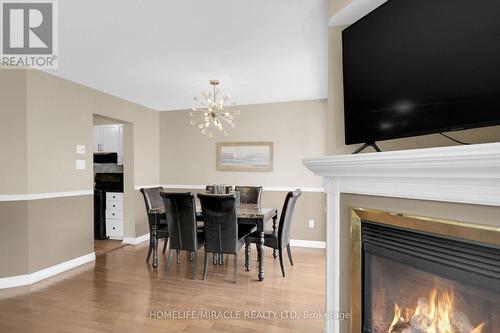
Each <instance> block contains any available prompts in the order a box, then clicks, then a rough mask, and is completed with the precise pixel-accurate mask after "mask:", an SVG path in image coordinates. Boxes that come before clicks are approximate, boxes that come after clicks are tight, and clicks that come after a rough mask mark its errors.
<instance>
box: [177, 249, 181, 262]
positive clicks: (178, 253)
mask: <svg viewBox="0 0 500 333" xmlns="http://www.w3.org/2000/svg"><path fill="white" fill-rule="evenodd" d="M176 251H177V264H179V263H180V257H181V256H180V254H181V253H180V251H179V250H176Z"/></svg>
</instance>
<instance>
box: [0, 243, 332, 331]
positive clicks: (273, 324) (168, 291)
mask: <svg viewBox="0 0 500 333" xmlns="http://www.w3.org/2000/svg"><path fill="white" fill-rule="evenodd" d="M292 251H293V255H294V262H295V266H293V267H291V266H290V265H289V264H288V263H287V265H286V269H287V272H288V277H287V278H283V277H282V276H281V272H280V268H279V262H278V260H277V259H276V260H273V258H272V252H271V250H270V249H266V257H265V260H266V261H265V264H266V271H265V274H266V277H265V281H264V282H258V280H257V274H256V269H257V267H256V261H255V256H256V251H255V247H253V248H252V258H253V259H254V260H253V262H252V271H251V272H245V271H244V267H243V261H242V259H243V257H244V255H243V251H242V252H241V255H240V258H241V260H240V272H239V284H238V285H236V284H235V283H234V282H233V265H232V258H228V259H226V262H225V264H224V265H223V266H214V265H212V264H210V265H209V273H208V277H207V280H206V281H203V280H201V278H202V273H203V272H202V270H203V265H202V264H200V265H199V267H200V270H199V272H198V279H196V280H191V272H192V271H191V263H190V262H189V261H188V259H187V256H186V254H183V255H182V257H181V263H180V265H174V266H173V269H172V273H171V276H169V277H168V278H167V279H165V256H164V255H161V256H160V266H159V268H158V271H154V270H153V269H152V268H151V266H150V265H149V264H147V263H146V262H145V257H146V252H147V243H143V244H140V245H138V246H135V247H134V246H125V247H122V248H120V249H118V250H114V251H111V252H108V253H105V254H103V255H101V256H99V257H98V258H97V260H96V262H95V264H94V263H90V264H87V265H84V266H81V267H78V268H76V269H74V270H72V271H69V272H65V273H62V274H60V275H57V276H55V277H52V278H49V279H47V280H43V281H41V282H39V283H37V284H34V285H32V286H29V287H20V288H14V289H7V290H0V332H2V333H3V332H12V333H14V332H15V333H21V332H22V333H31V332H37V333H44V332H71V333H74V332H84V333H87V332H88V333H90V332H92V333H103V332H195V333H198V332H207V333H212V332H231V333H238V332H242V333H253V332H308V333H309V332H318V333H319V332H322V331H323V327H324V321H323V320H312V319H304V318H303V312H304V311H311V312H316V311H324V308H325V304H324V298H325V291H324V285H325V252H324V250H318V249H302V248H292ZM160 253H161V251H160ZM199 262H200V263H201V262H203V251H201V253H200V254H199ZM171 310H176V311H188V310H189V311H204V310H210V311H215V312H214V313H213V315H216V316H222V315H224V311H229V312H226V313H225V314H226V315H227V316H232V317H233V318H234V319H218V318H214V319H210V320H209V319H166V318H160V317H162V315H163V317H164V316H165V314H166V313H168V311H171ZM237 311H240V312H239V314H238V312H237ZM245 311H247V312H245ZM248 311H264V312H260V313H258V312H255V313H253V312H252V313H249V312H248ZM265 311H268V312H267V313H266V312H265ZM269 311H274V312H277V314H276V316H277V319H273V318H272V316H271V313H270V312H269ZM281 311H296V313H297V315H298V319H294V320H290V319H286V318H282V317H280V315H284V314H285V313H281ZM151 313H154V315H156V316H157V318H156V319H155V318H154V315H153V316H152V315H151ZM171 313H172V314H174V313H173V312H171ZM202 313H203V312H194V314H198V315H203V314H202ZM205 313H206V312H205ZM293 313H294V312H289V314H293ZM176 314H177V315H182V316H184V317H185V316H186V315H187V314H188V312H176ZM189 314H193V313H192V312H189ZM259 315H260V316H264V315H266V316H267V317H266V318H262V317H259V318H255V319H252V318H251V317H252V316H259ZM235 317H236V318H235Z"/></svg>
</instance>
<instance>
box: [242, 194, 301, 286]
mask: <svg viewBox="0 0 500 333" xmlns="http://www.w3.org/2000/svg"><path fill="white" fill-rule="evenodd" d="M301 195H302V191H301V190H295V191H293V192H288V194H287V195H286V198H285V203H284V204H283V209H282V210H281V216H280V222H279V226H278V230H277V231H274V230H273V231H265V232H264V246H266V247H270V248H272V249H273V250H278V256H279V259H280V266H281V273H282V274H283V277H286V274H285V266H284V263H283V250H284V249H285V247H286V251H287V253H288V260H290V265H292V266H293V259H292V252H291V250H290V229H291V226H292V220H293V211H294V209H295V203H296V202H297V199H298V198H299V197H300V196H301ZM250 243H255V244H258V243H259V234H258V233H252V234H250V235H249V236H247V237H246V238H245V267H247V268H248V267H250V265H249V263H248V258H249V251H250ZM257 252H259V246H258V245H257ZM258 257H259V258H262V259H261V260H263V259H264V254H263V253H262V254H260V253H259V256H258Z"/></svg>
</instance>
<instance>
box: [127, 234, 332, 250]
mask: <svg viewBox="0 0 500 333" xmlns="http://www.w3.org/2000/svg"><path fill="white" fill-rule="evenodd" d="M148 240H149V234H145V235H142V236H139V237H137V238H123V243H125V244H130V245H137V244H140V243H142V242H145V241H148ZM290 245H291V246H295V247H310V248H314V249H326V242H322V241H311V240H301V239H290Z"/></svg>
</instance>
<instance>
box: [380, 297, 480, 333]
mask: <svg viewBox="0 0 500 333" xmlns="http://www.w3.org/2000/svg"><path fill="white" fill-rule="evenodd" d="M484 325H485V323H481V324H479V325H477V326H476V327H473V326H472V325H471V324H470V322H469V319H468V318H467V316H466V315H465V314H463V313H461V312H459V311H457V310H456V309H455V308H454V305H453V291H447V290H443V291H440V292H438V290H437V289H435V288H434V289H432V290H431V293H430V296H429V299H428V300H427V299H425V298H420V299H419V300H418V302H417V306H416V308H415V309H414V310H413V309H409V308H406V309H405V310H404V311H403V310H402V309H401V308H400V307H399V305H398V304H395V305H394V318H393V320H392V322H391V326H390V327H389V330H388V331H387V333H406V332H410V333H411V332H423V333H456V332H459V333H481V332H482V330H483V327H484Z"/></svg>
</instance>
